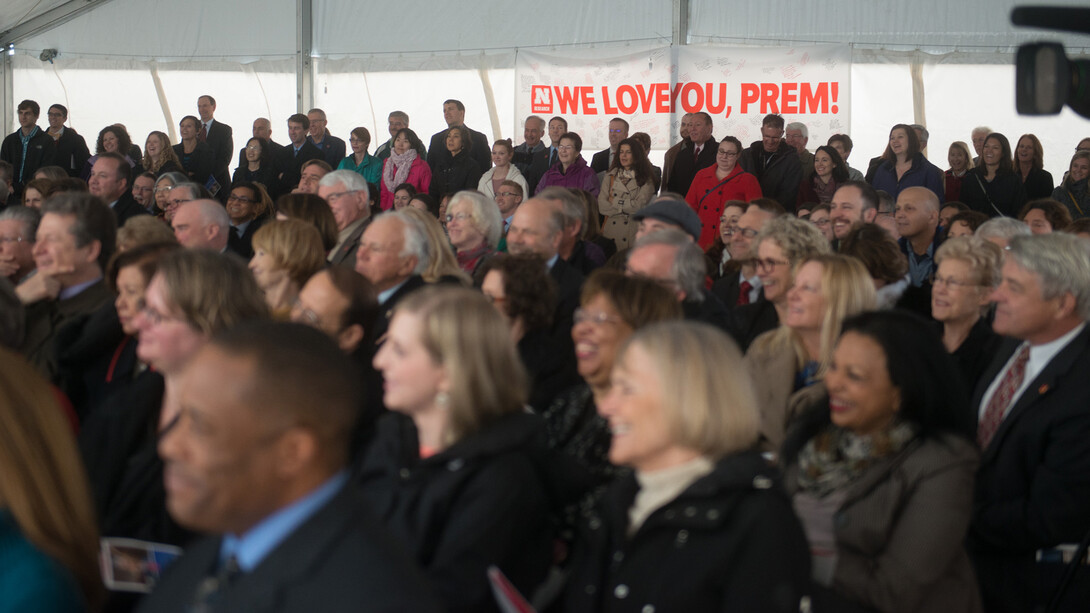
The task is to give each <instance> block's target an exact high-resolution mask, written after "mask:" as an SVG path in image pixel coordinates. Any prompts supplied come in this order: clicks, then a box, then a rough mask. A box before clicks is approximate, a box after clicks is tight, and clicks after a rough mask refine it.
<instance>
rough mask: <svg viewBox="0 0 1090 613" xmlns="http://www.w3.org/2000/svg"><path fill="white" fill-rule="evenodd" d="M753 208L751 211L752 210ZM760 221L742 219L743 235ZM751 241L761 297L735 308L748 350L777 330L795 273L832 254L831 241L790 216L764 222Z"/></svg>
mask: <svg viewBox="0 0 1090 613" xmlns="http://www.w3.org/2000/svg"><path fill="white" fill-rule="evenodd" d="M753 208H754V207H753V206H750V211H752V210H753ZM757 222H759V219H757V218H754V217H753V216H750V215H749V211H747V212H746V215H743V216H742V219H741V220H739V227H740V228H741V230H742V231H743V232H744V231H745V230H746V229H749V230H754V229H755V228H750V227H749V226H748V224H750V223H757ZM749 240H752V241H753V242H752V247H750V253H751V254H752V256H751V257H752V258H753V262H754V266H755V268H756V271H757V276H758V277H759V278H760V280H761V298H760V299H759V300H757V301H756V302H751V303H750V304H748V305H744V306H739V307H737V308H735V309H734V317H735V320H736V323H735V325H736V326H737V329H738V336H737V340H738V344H739V345H740V346H741V347H742V348H743V349H744V350H748V349H749V346H750V345H751V344H752V343H753V341H754V339H756V338H757V337H758V336H760V335H761V334H764V333H765V332H768V331H769V330H774V329H776V327H778V326H779V325H780V324H781V323H782V322H783V321H784V317H785V315H786V314H787V293H788V290H789V289H791V286H792V285H793V284H794V282H795V273H796V272H797V270H798V267H799V266H801V265H802V263H803V261H805V260H807V259H809V258H811V257H814V256H818V255H824V254H827V253H829V252H830V251H831V250H830V248H829V242H828V241H826V240H825V237H824V236H822V235H821V232H819V231H818V229H817V228H815V227H814V226H813V224H811V223H810V222H808V221H803V220H801V219H798V218H797V217H792V216H790V215H782V216H780V217H774V218H772V219H769V220H767V221H765V222H764V226H763V228H762V229H761V230H760V233H759V234H756V235H755V237H754V238H752V239H749Z"/></svg>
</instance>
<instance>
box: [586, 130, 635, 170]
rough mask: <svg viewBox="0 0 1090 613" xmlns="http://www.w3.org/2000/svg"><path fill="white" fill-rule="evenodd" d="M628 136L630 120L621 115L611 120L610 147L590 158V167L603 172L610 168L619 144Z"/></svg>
mask: <svg viewBox="0 0 1090 613" xmlns="http://www.w3.org/2000/svg"><path fill="white" fill-rule="evenodd" d="M626 138H628V122H627V121H625V120H623V119H621V118H620V117H614V118H613V119H610V120H609V147H607V148H605V149H602V150H601V151H599V152H598V153H595V154H594V157H593V158H591V160H590V168H591V170H593V171H594V172H597V173H603V172H606V171H607V170H609V167H610V165H611V164H613V156H615V155H617V146H618V145H620V144H621V141H623V140H624V139H626Z"/></svg>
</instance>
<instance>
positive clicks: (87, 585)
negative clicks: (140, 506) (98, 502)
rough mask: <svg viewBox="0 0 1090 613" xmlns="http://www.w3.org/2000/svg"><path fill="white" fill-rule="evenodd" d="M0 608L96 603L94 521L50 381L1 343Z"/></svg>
mask: <svg viewBox="0 0 1090 613" xmlns="http://www.w3.org/2000/svg"><path fill="white" fill-rule="evenodd" d="M0 474H2V475H3V478H2V479H0V552H3V554H2V555H0V610H3V611H51V612H53V611H56V612H58V613H68V612H73V613H75V612H80V611H87V610H97V608H98V606H99V605H100V604H101V601H102V597H103V595H104V594H103V589H102V582H101V579H100V578H99V571H98V527H97V526H96V525H95V515H94V511H93V510H92V507H91V496H90V492H89V491H88V487H87V477H86V475H85V473H84V470H83V466H82V464H81V463H80V459H79V455H78V454H77V453H76V441H75V440H74V439H73V437H72V427H71V424H69V423H68V422H67V420H66V418H65V414H64V413H63V412H62V411H61V408H60V406H59V405H58V404H57V401H56V396H55V394H54V392H53V390H52V389H51V388H50V386H49V384H48V383H46V382H45V380H43V379H42V378H41V377H40V376H39V375H38V373H37V372H35V371H34V369H32V368H31V367H30V366H29V365H28V364H27V363H26V362H25V361H23V360H22V358H20V357H18V356H16V355H15V354H13V353H10V352H8V351H6V350H0Z"/></svg>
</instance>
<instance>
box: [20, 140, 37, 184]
mask: <svg viewBox="0 0 1090 613" xmlns="http://www.w3.org/2000/svg"><path fill="white" fill-rule="evenodd" d="M37 135H38V126H34V129H33V130H31V131H30V134H23V129H22V128H19V142H20V143H22V145H23V159H22V160H20V162H19V182H21V183H22V182H24V181H23V171H24V170H26V150H27V148H29V147H30V139H32V138H34V137H35V136H37Z"/></svg>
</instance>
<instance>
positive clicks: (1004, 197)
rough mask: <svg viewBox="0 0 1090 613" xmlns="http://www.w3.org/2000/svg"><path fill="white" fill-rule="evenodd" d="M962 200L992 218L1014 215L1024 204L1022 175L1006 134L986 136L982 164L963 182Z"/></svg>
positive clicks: (995, 133)
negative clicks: (1017, 169)
mask: <svg viewBox="0 0 1090 613" xmlns="http://www.w3.org/2000/svg"><path fill="white" fill-rule="evenodd" d="M961 201H962V202H964V203H965V204H967V205H969V208H971V209H973V210H974V211H980V212H981V213H984V214H986V215H988V216H990V217H996V216H1001V217H1014V216H1015V215H1017V214H1018V211H1019V210H1020V209H1021V208H1022V205H1023V204H1025V202H1026V192H1025V188H1024V186H1023V185H1022V177H1021V175H1020V174H1019V173H1018V172H1016V171H1015V168H1014V164H1013V161H1012V159H1011V144H1010V142H1008V141H1007V137H1006V136H1003V135H1002V134H1000V133H998V132H992V133H991V134H989V135H988V137H987V138H985V139H984V148H983V152H982V153H981V155H980V164H977V165H976V166H974V167H973V168H972V170H970V171H969V172H968V173H967V174H966V175H965V180H964V181H963V182H962V184H961Z"/></svg>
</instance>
